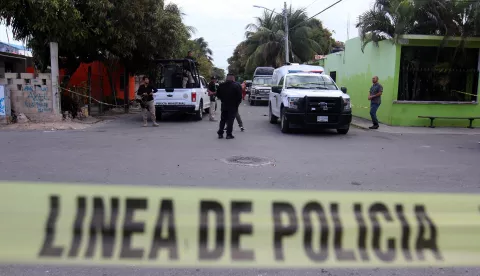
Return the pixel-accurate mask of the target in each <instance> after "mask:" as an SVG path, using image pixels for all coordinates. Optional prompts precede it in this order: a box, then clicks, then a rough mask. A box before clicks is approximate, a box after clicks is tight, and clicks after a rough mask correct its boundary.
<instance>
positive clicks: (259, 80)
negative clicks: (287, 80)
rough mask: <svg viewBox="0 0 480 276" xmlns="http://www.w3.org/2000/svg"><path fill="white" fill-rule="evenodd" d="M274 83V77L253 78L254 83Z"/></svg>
mask: <svg viewBox="0 0 480 276" xmlns="http://www.w3.org/2000/svg"><path fill="white" fill-rule="evenodd" d="M271 83H272V78H255V79H254V80H253V84H254V85H269V84H271Z"/></svg>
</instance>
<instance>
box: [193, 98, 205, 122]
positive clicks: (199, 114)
mask: <svg viewBox="0 0 480 276" xmlns="http://www.w3.org/2000/svg"><path fill="white" fill-rule="evenodd" d="M195 120H197V121H201V120H203V102H202V101H200V106H199V107H198V111H196V112H195Z"/></svg>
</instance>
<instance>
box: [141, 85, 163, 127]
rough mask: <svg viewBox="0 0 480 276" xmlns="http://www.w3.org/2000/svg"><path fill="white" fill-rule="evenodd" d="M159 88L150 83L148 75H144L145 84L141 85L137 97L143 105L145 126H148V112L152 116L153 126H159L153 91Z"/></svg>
mask: <svg viewBox="0 0 480 276" xmlns="http://www.w3.org/2000/svg"><path fill="white" fill-rule="evenodd" d="M156 92H157V89H156V88H155V87H153V86H152V85H151V84H150V80H149V79H148V77H146V76H145V77H143V84H141V85H140V87H139V88H138V92H137V97H138V98H139V99H140V100H141V103H140V105H141V106H142V116H143V126H144V127H146V126H147V119H148V113H150V117H151V118H152V122H153V126H158V124H157V118H156V117H155V103H154V101H153V93H156Z"/></svg>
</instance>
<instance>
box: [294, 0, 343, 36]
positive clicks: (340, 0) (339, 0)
mask: <svg viewBox="0 0 480 276" xmlns="http://www.w3.org/2000/svg"><path fill="white" fill-rule="evenodd" d="M342 1H343V0H338V1H337V2H335V3H333V4H331V5H330V6H328V7H326V8H325V9H323V10H322V11H320V12H319V13H317V14H315V15H314V16H312V17H310V18H308V19H307V20H305V21H303V22H301V23H298V24H297V25H295V26H293V27H291V28H290V30H292V29H294V28H296V27H298V26H300V25H302V24H305V22H308V21H309V20H310V19H312V18H314V17H316V16H317V15H319V14H321V13H322V12H324V11H326V10H328V9H330V8H332V7H333V6H335V5H337V4H338V3H340V2H342Z"/></svg>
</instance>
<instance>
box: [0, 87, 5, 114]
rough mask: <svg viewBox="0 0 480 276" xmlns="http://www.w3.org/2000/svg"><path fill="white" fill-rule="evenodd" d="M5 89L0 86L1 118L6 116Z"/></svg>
mask: <svg viewBox="0 0 480 276" xmlns="http://www.w3.org/2000/svg"><path fill="white" fill-rule="evenodd" d="M5 115H6V112H5V88H4V87H3V86H0V116H5Z"/></svg>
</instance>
